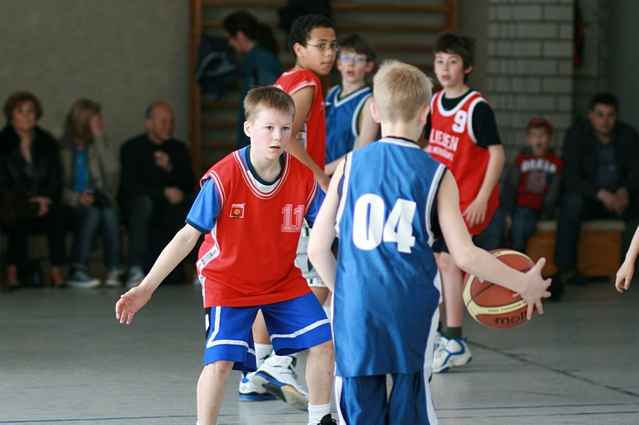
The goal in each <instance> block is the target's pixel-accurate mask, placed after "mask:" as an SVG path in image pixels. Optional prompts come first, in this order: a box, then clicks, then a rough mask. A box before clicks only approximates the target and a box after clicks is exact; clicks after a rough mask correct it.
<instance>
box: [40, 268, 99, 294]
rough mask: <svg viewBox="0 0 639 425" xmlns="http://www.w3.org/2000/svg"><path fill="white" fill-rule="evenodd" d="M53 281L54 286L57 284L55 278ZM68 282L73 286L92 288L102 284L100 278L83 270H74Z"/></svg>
mask: <svg viewBox="0 0 639 425" xmlns="http://www.w3.org/2000/svg"><path fill="white" fill-rule="evenodd" d="M51 281H52V283H53V286H57V285H56V284H55V283H54V282H53V279H52V280H51ZM67 283H68V284H69V286H70V287H72V288H80V289H91V288H97V287H98V286H100V280H99V279H97V278H95V277H91V276H89V275H88V274H86V272H85V271H83V270H76V271H74V272H73V273H72V274H71V277H70V278H69V281H68V282H67Z"/></svg>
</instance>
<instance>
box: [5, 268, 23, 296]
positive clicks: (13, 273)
mask: <svg viewBox="0 0 639 425" xmlns="http://www.w3.org/2000/svg"><path fill="white" fill-rule="evenodd" d="M20 286H21V285H20V281H19V280H18V268H17V267H16V266H14V265H9V266H7V279H6V281H5V283H4V285H2V289H3V290H5V291H11V290H13V289H17V288H19V287H20Z"/></svg>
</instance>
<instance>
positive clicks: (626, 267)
mask: <svg viewBox="0 0 639 425" xmlns="http://www.w3.org/2000/svg"><path fill="white" fill-rule="evenodd" d="M638 254H639V227H637V230H635V235H634V236H633V237H632V242H630V248H628V252H626V258H625V260H623V264H621V267H619V270H617V276H616V278H615V288H617V291H619V292H620V293H622V294H623V292H624V291H627V290H628V289H629V288H630V283H631V282H632V277H633V275H634V274H635V262H636V261H637V255H638Z"/></svg>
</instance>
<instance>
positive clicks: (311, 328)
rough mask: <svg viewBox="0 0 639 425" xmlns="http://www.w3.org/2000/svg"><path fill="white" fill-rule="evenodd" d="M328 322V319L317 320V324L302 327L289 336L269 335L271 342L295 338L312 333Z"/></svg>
mask: <svg viewBox="0 0 639 425" xmlns="http://www.w3.org/2000/svg"><path fill="white" fill-rule="evenodd" d="M329 323H330V321H329V320H328V319H322V320H318V321H317V322H314V323H311V324H310V325H308V326H306V327H303V328H302V329H299V330H296V331H295V332H293V333H291V334H273V335H271V341H273V340H274V339H275V338H296V337H298V336H300V335H304V334H305V333H307V332H310V331H312V330H313V329H316V328H319V327H320V326H322V325H326V324H329Z"/></svg>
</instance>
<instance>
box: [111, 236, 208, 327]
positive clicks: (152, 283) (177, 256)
mask: <svg viewBox="0 0 639 425" xmlns="http://www.w3.org/2000/svg"><path fill="white" fill-rule="evenodd" d="M200 234H201V233H200V231H199V230H197V229H196V228H195V227H192V226H191V225H190V224H186V225H185V226H184V227H183V228H182V229H180V230H179V231H178V232H177V233H176V234H175V236H174V237H173V239H171V242H169V243H168V244H167V245H166V247H164V249H163V250H162V253H161V254H160V256H159V257H158V259H157V260H155V263H154V264H153V267H152V268H151V271H149V274H147V275H146V276H145V277H144V279H143V280H142V282H141V283H140V284H139V285H138V286H136V287H135V288H131V289H130V290H129V291H127V292H126V293H124V294H122V295H121V296H120V299H119V300H118V302H117V303H116V304H115V318H116V319H117V320H119V321H120V323H122V324H124V323H126V324H127V325H130V324H131V322H132V321H133V316H135V314H136V313H137V312H138V311H139V310H140V309H141V308H142V307H144V306H145V305H146V303H147V302H149V300H150V299H151V295H153V293H154V292H155V290H156V289H157V287H158V286H160V283H162V281H163V280H164V279H165V278H166V277H167V276H168V274H169V273H171V271H173V269H174V268H175V267H176V266H177V265H178V264H180V262H181V261H182V260H184V257H186V256H187V255H188V254H189V252H191V250H192V249H193V248H194V247H195V244H196V243H197V241H198V239H199V237H200Z"/></svg>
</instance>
